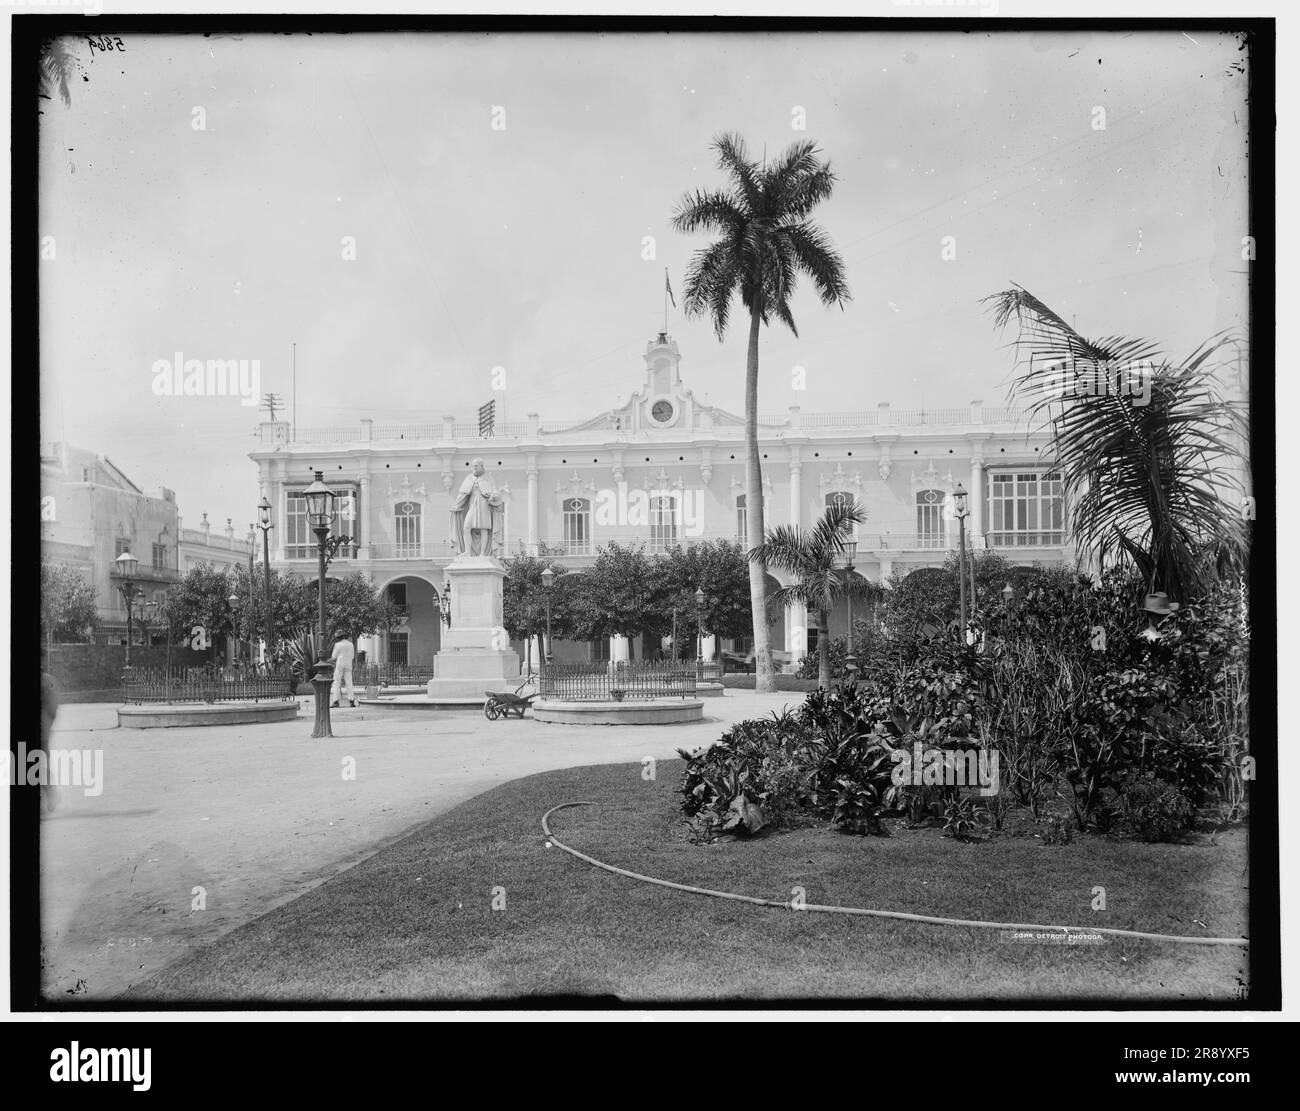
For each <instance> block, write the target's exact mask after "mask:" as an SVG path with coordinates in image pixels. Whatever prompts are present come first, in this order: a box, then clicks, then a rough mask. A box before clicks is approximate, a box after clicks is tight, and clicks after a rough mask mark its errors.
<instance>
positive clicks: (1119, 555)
mask: <svg viewBox="0 0 1300 1111" xmlns="http://www.w3.org/2000/svg"><path fill="white" fill-rule="evenodd" d="M985 300H986V301H992V302H993V312H994V321H995V325H996V326H997V327H999V328H1002V327H1005V326H1006V324H1007V323H1008V321H1010V320H1011V318H1012V317H1015V319H1016V323H1017V325H1018V327H1019V336H1018V338H1017V340H1016V344H1015V345H1016V347H1017V348H1018V349H1020V350H1021V352H1022V355H1023V354H1024V353H1025V352H1026V351H1027V353H1028V369H1025V370H1023V371H1022V372H1021V373H1019V375H1018V376H1017V377H1016V378H1015V380H1014V382H1013V387H1012V389H1013V391H1014V390H1020V391H1022V392H1023V393H1024V394H1025V395H1027V397H1028V399H1029V407H1030V411H1031V413H1032V414H1033V415H1034V416H1035V417H1038V418H1042V419H1043V420H1045V421H1046V422H1047V423H1048V424H1049V425H1050V435H1051V443H1050V446H1049V449H1048V450H1049V452H1050V454H1051V458H1050V459H1048V460H1045V462H1048V463H1049V464H1050V465H1052V466H1055V467H1057V468H1059V469H1060V471H1061V474H1062V480H1063V485H1064V487H1065V495H1066V498H1067V501H1068V502H1069V504H1070V518H1071V521H1070V523H1071V528H1072V531H1073V533H1074V536H1075V538H1076V542H1077V543H1078V544H1079V547H1080V549H1081V550H1086V551H1091V552H1093V553H1095V555H1096V557H1097V559H1098V561H1099V563H1101V564H1102V565H1105V564H1106V563H1107V562H1109V561H1112V560H1114V561H1119V562H1123V561H1128V562H1131V563H1132V564H1133V566H1135V567H1136V568H1137V570H1138V571H1139V573H1140V574H1141V575H1142V577H1143V578H1144V579H1145V580H1146V584H1147V590H1148V591H1157V590H1160V591H1164V592H1166V593H1167V594H1169V595H1170V596H1172V597H1174V598H1181V599H1183V600H1185V601H1186V600H1189V599H1192V598H1195V597H1197V596H1199V595H1200V594H1202V593H1203V592H1204V591H1205V589H1206V588H1207V587H1208V586H1209V585H1210V584H1211V583H1212V582H1213V581H1214V580H1215V579H1216V578H1218V577H1219V576H1221V575H1224V574H1230V573H1235V572H1239V571H1241V570H1242V568H1243V567H1244V566H1245V562H1246V555H1247V539H1246V529H1245V525H1244V523H1243V519H1242V513H1241V512H1240V510H1239V509H1238V508H1236V507H1232V506H1229V505H1228V503H1227V502H1226V501H1225V500H1224V498H1223V496H1222V493H1223V491H1224V489H1225V488H1226V487H1236V488H1238V489H1242V487H1243V484H1242V482H1241V481H1240V480H1239V479H1238V478H1237V477H1236V475H1235V474H1234V471H1236V470H1240V471H1241V472H1243V473H1244V471H1245V459H1244V457H1243V454H1242V451H1241V449H1240V448H1239V447H1238V445H1239V444H1244V443H1245V436H1244V431H1245V419H1244V411H1243V408H1244V407H1243V406H1242V405H1241V404H1240V403H1239V402H1234V401H1227V400H1225V399H1224V398H1223V397H1222V395H1221V394H1220V392H1219V389H1218V387H1217V384H1216V381H1215V378H1216V375H1217V374H1219V373H1220V372H1221V370H1222V367H1223V365H1224V364H1225V363H1226V362H1227V361H1228V354H1227V352H1228V349H1230V348H1234V345H1235V342H1236V341H1235V340H1234V339H1233V338H1232V337H1231V336H1230V335H1229V334H1228V333H1219V334H1217V335H1215V336H1212V337H1211V338H1210V339H1208V340H1206V341H1205V342H1204V343H1203V344H1201V345H1200V347H1198V348H1197V349H1196V350H1195V351H1193V352H1192V353H1191V355H1189V356H1188V357H1187V358H1186V359H1184V360H1182V361H1181V362H1174V361H1171V360H1170V359H1169V358H1168V357H1167V356H1165V355H1164V354H1163V353H1162V352H1161V351H1160V349H1159V348H1158V346H1157V345H1156V344H1154V343H1151V342H1150V341H1147V340H1142V339H1130V338H1127V337H1124V336H1105V337H1102V338H1101V339H1096V340H1089V339H1085V338H1084V337H1083V336H1081V335H1080V334H1079V333H1078V332H1076V331H1075V330H1074V328H1072V327H1071V326H1070V325H1069V324H1067V323H1066V322H1065V321H1064V320H1063V319H1061V317H1060V316H1058V315H1057V314H1056V313H1054V312H1053V311H1052V310H1051V309H1049V308H1048V307H1047V306H1046V305H1044V304H1043V303H1042V302H1041V301H1039V300H1038V299H1037V298H1036V297H1034V296H1033V295H1032V294H1031V293H1029V292H1028V291H1027V290H1024V289H1022V288H1020V287H1019V286H1016V287H1014V288H1012V289H1009V290H1006V291H1004V292H1002V293H995V294H993V295H992V296H990V297H987V298H985ZM1234 353H1235V352H1234ZM1022 365H1024V364H1022ZM1080 373H1082V374H1083V379H1082V382H1083V383H1084V384H1085V388H1086V389H1089V390H1091V391H1092V392H1091V393H1082V391H1080V390H1079V389H1078V388H1077V383H1078V382H1079V381H1080V379H1078V378H1077V377H1075V376H1076V375H1078V374H1080ZM1067 374H1068V377H1067ZM1102 380H1108V382H1109V383H1111V384H1114V383H1116V382H1118V383H1120V384H1121V385H1122V386H1125V387H1127V388H1128V389H1131V390H1133V393H1132V394H1131V395H1124V392H1123V390H1119V389H1115V388H1112V385H1107V386H1106V387H1104V388H1103V387H1102V386H1101V384H1100V383H1101V381H1102ZM1139 382H1141V383H1142V385H1141V389H1135V388H1134V387H1136V386H1137V385H1138V383H1139ZM1148 390H1149V392H1148ZM1080 394H1082V395H1081V396H1080ZM1054 406H1055V408H1054Z"/></svg>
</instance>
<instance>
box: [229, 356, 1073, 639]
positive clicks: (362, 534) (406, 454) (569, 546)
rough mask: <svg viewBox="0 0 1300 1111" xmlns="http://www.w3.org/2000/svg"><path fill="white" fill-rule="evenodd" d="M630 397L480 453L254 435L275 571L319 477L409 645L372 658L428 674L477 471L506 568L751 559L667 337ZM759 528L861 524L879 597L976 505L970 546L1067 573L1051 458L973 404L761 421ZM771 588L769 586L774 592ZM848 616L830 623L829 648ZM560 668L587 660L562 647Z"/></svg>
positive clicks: (492, 443)
mask: <svg viewBox="0 0 1300 1111" xmlns="http://www.w3.org/2000/svg"><path fill="white" fill-rule="evenodd" d="M641 376H642V382H641V386H640V388H639V389H637V390H636V391H635V392H633V394H632V396H631V397H630V398H629V399H628V401H627V403H626V404H625V405H623V406H621V407H620V408H617V409H613V410H609V411H607V412H602V413H599V414H597V415H595V416H593V417H591V418H590V419H589V420H586V421H583V422H579V423H576V424H574V423H556V422H544V421H542V420H541V419H540V417H539V415H538V414H530V415H529V416H528V418H527V420H525V421H517V422H506V423H503V424H500V425H497V426H495V427H493V428H492V429H491V430H490V432H488V434H486V435H485V434H482V430H481V429H480V427H479V424H478V423H477V422H469V421H466V420H463V419H457V418H456V417H453V416H447V417H444V418H443V419H442V421H441V422H440V423H434V424H423V425H421V424H410V425H403V424H377V423H376V422H374V421H373V420H370V419H368V418H362V419H361V420H360V421H359V422H358V423H357V424H356V425H354V426H352V427H343V428H326V429H299V430H297V431H296V432H295V431H294V430H293V429H292V428H291V427H290V425H289V424H288V423H287V422H283V421H279V422H274V423H269V422H268V423H264V424H262V425H261V426H260V428H259V439H260V442H259V446H258V447H257V449H256V450H254V451H253V452H252V453H251V454H250V458H251V459H252V460H253V461H254V462H255V463H256V465H257V467H258V472H259V473H258V481H259V485H260V488H261V489H260V492H261V494H262V495H264V496H266V497H268V498H269V499H270V501H271V504H272V506H273V523H274V526H275V527H274V531H273V532H272V533H271V537H272V545H273V547H272V552H271V562H272V564H273V565H274V566H277V567H279V568H281V569H283V570H287V571H292V572H296V573H299V574H302V575H307V576H312V575H314V574H315V570H316V562H315V561H316V554H315V540H314V538H313V536H312V535H311V532H310V530H309V529H308V527H307V521H306V506H305V503H304V501H303V498H302V490H303V489H304V488H305V487H306V486H307V485H308V484H309V483H310V482H311V481H312V476H313V472H314V471H317V470H319V471H322V472H323V474H324V477H325V481H326V483H327V484H328V485H329V486H330V487H331V488H332V489H333V490H335V491H336V492H337V493H338V494H339V495H340V498H339V502H338V506H339V510H340V513H339V522H338V525H337V531H339V532H341V533H343V534H346V535H347V536H349V537H351V538H352V539H351V543H350V544H349V545H348V546H346V547H345V548H343V549H341V550H340V552H339V555H338V558H337V559H336V561H335V563H334V564H333V565H332V569H334V570H339V571H343V570H359V571H362V572H364V573H365V574H366V575H368V576H369V577H370V579H371V581H372V582H373V583H374V584H375V585H376V586H377V587H382V588H386V589H387V590H388V591H389V592H390V594H392V595H394V598H395V601H397V603H398V604H399V605H400V606H402V607H404V611H405V612H404V615H403V626H402V627H401V628H398V629H395V630H393V631H392V632H391V633H390V634H388V635H387V636H386V637H381V638H379V643H376V644H375V645H374V649H375V651H376V654H377V656H378V658H380V659H385V658H388V659H393V660H405V661H407V662H411V663H427V662H430V661H431V660H432V657H433V655H434V654H435V653H436V652H437V650H438V648H439V645H440V630H441V625H440V621H439V616H438V603H439V597H440V593H441V591H442V589H443V568H444V567H445V566H446V565H447V563H449V562H450V560H451V558H452V549H451V545H450V537H449V533H450V529H449V512H450V506H451V502H452V499H453V496H454V493H455V490H456V488H457V487H458V486H459V484H460V482H461V481H462V479H463V477H464V475H465V474H467V473H469V469H470V467H471V465H472V463H473V461H474V460H475V459H476V458H481V459H482V460H483V461H484V463H485V464H486V467H487V469H488V471H489V472H491V474H492V475H493V478H494V479H495V481H496V484H497V487H498V489H499V490H500V491H501V492H502V493H503V495H504V496H505V499H506V512H505V542H504V545H503V551H502V553H501V554H503V555H516V554H523V553H530V554H536V555H540V556H542V557H553V558H555V559H557V560H558V559H563V562H564V564H565V566H566V567H567V568H568V569H570V570H579V569H581V568H582V567H584V566H587V565H589V564H590V563H591V561H592V560H593V558H594V556H595V553H596V551H597V549H598V548H599V547H600V546H602V545H604V544H608V543H619V544H635V543H640V544H644V545H645V547H646V548H647V550H649V551H651V552H656V551H665V550H667V549H669V548H671V547H673V546H674V545H678V544H683V545H685V544H692V543H698V542H699V541H701V540H712V539H719V538H722V539H727V540H731V541H738V542H740V543H741V544H745V517H746V512H747V506H746V489H745V456H744V443H745V436H744V420H743V418H742V417H741V416H739V415H737V414H734V413H730V412H727V411H725V410H723V409H719V408H717V407H716V406H711V405H705V404H703V403H701V402H700V400H699V399H697V398H696V397H695V395H694V394H693V393H692V391H691V390H690V389H689V388H688V387H687V386H686V384H685V382H684V381H683V379H682V375H681V356H680V352H679V351H678V348H677V344H676V343H675V341H674V340H673V339H672V338H671V336H669V335H667V334H665V333H660V334H659V335H657V336H656V337H655V338H653V339H652V340H651V341H650V342H649V343H648V344H647V346H646V350H645V354H644V368H643V369H642V373H641ZM759 439H760V444H759V451H760V453H761V455H762V470H763V498H764V521H765V524H766V525H768V526H769V527H770V526H772V525H777V524H798V525H801V526H804V527H807V526H809V525H811V524H812V523H813V522H814V521H815V520H816V519H817V518H818V517H819V516H820V515H821V513H822V512H823V510H824V508H825V507H826V506H827V505H828V504H830V503H832V502H834V501H836V500H842V499H851V500H854V501H856V502H858V503H860V504H861V505H863V506H864V507H865V509H866V519H865V521H864V522H863V523H862V524H861V525H860V526H858V532H857V559H856V569H857V572H858V573H859V574H862V575H863V576H865V577H866V578H868V579H874V580H885V579H888V578H889V577H890V576H891V575H894V574H896V573H900V574H906V573H909V572H910V571H913V570H916V569H918V568H922V567H937V566H941V565H942V564H943V561H944V559H945V557H946V556H947V554H948V552H949V551H951V550H953V549H955V548H956V547H957V543H958V536H957V527H958V525H957V522H956V521H955V520H954V519H953V518H952V516H951V512H950V506H951V501H950V496H951V494H952V492H953V490H954V488H955V487H956V486H957V485H958V484H959V483H960V484H962V485H963V486H964V487H965V489H966V490H967V491H968V492H970V494H971V495H972V496H971V498H970V515H969V517H968V518H967V520H966V526H965V527H966V528H967V529H968V530H969V531H968V542H973V543H974V546H975V547H976V548H986V547H989V548H996V549H999V550H1001V551H1002V552H1004V553H1005V554H1006V555H1008V556H1009V557H1010V558H1012V560H1013V561H1014V562H1015V563H1017V564H1026V565H1028V564H1035V563H1042V564H1059V563H1063V562H1068V561H1070V560H1071V559H1072V558H1073V552H1072V549H1071V546H1070V543H1069V538H1068V536H1067V533H1066V528H1067V524H1066V522H1067V515H1066V509H1065V504H1064V498H1063V495H1062V490H1061V478H1060V475H1059V473H1058V472H1056V471H1054V470H1051V469H1050V468H1048V467H1045V466H1040V465H1039V456H1040V454H1045V452H1046V450H1047V442H1046V439H1045V438H1043V437H1042V436H1032V435H1029V434H1028V430H1027V426H1026V417H1025V415H1024V414H1023V413H1020V412H1017V411H1014V410H1008V409H1005V408H993V407H987V406H984V405H983V404H982V403H981V402H978V401H976V402H972V403H970V404H969V405H968V406H965V407H962V408H952V409H938V410H908V411H900V410H894V409H891V408H890V406H889V405H888V404H887V403H883V402H882V403H880V404H879V405H877V407H876V408H875V409H874V410H868V411H849V410H845V411H841V412H835V413H803V412H801V411H800V409H799V408H798V407H792V408H790V409H789V410H788V411H787V412H786V413H784V414H780V415H778V416H771V417H760V422H759ZM776 581H777V579H775V578H774V579H773V582H774V583H775V582H776ZM845 625H846V614H845V613H844V612H839V613H836V614H834V615H833V616H832V622H831V632H832V633H833V634H839V633H840V632H842V631H843V629H844V627H845ZM808 627H809V621H808V615H807V614H806V613H803V612H801V611H793V610H789V611H787V612H786V613H785V615H784V616H783V618H782V619H781V620H780V621H778V622H777V623H776V624H775V626H774V627H773V628H772V631H771V637H772V644H773V647H774V648H781V649H784V650H785V651H786V652H789V653H790V654H791V656H792V658H795V659H797V658H799V657H800V656H802V655H803V654H804V653H805V652H806V651H807V648H808V642H809V633H808ZM556 649H557V650H556V655H557V658H561V659H563V658H574V655H575V653H579V654H587V653H589V652H596V653H599V651H600V648H599V646H567V649H566V650H563V651H562V650H561V646H560V645H559V644H558V643H557V646H556Z"/></svg>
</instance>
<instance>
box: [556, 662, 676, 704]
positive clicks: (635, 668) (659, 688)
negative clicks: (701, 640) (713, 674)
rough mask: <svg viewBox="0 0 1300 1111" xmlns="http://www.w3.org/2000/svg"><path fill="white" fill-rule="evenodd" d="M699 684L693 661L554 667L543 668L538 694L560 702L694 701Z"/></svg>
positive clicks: (570, 664)
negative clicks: (674, 699)
mask: <svg viewBox="0 0 1300 1111" xmlns="http://www.w3.org/2000/svg"><path fill="white" fill-rule="evenodd" d="M696 682H697V679H696V671H695V661H693V660H650V661H645V660H632V661H626V660H623V661H619V662H617V663H608V664H591V663H568V664H556V663H551V664H543V665H542V667H541V672H540V674H539V676H538V693H539V695H540V696H541V697H542V698H543V699H554V700H556V701H560V702H622V701H623V700H625V699H649V698H693V697H694V696H695V686H696Z"/></svg>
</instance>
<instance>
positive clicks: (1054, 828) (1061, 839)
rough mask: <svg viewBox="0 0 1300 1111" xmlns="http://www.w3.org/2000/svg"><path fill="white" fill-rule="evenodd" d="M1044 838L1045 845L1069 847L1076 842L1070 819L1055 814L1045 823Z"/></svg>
mask: <svg viewBox="0 0 1300 1111" xmlns="http://www.w3.org/2000/svg"><path fill="white" fill-rule="evenodd" d="M1042 837H1043V844H1044V845H1068V844H1069V843H1070V842H1071V841H1073V840H1074V829H1073V827H1072V826H1071V825H1070V822H1069V819H1067V818H1063V817H1061V816H1060V815H1059V814H1053V815H1051V816H1050V817H1049V818H1048V819H1047V821H1046V822H1044V823H1043V832H1042Z"/></svg>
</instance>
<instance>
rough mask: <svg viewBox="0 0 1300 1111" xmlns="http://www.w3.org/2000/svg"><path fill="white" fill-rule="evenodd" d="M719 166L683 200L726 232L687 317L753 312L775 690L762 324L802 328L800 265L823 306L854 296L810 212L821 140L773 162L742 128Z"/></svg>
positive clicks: (687, 215) (760, 566) (825, 189)
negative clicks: (706, 186) (750, 146)
mask: <svg viewBox="0 0 1300 1111" xmlns="http://www.w3.org/2000/svg"><path fill="white" fill-rule="evenodd" d="M713 149H714V150H715V151H717V154H718V165H719V167H720V168H721V169H723V170H724V171H726V173H727V175H728V177H729V178H730V181H729V183H728V185H727V186H726V187H725V188H724V189H721V190H696V191H695V193H694V194H690V193H688V194H686V195H685V196H684V197H683V198H682V199H681V201H679V202H678V205H677V211H676V213H675V214H674V215H673V227H674V228H676V229H677V230H678V231H680V232H684V233H686V234H692V233H695V232H701V231H703V232H718V233H720V235H721V238H719V239H718V240H716V241H715V242H714V243H713V244H711V245H710V246H708V247H706V248H704V249H702V250H700V251H697V252H696V253H695V255H694V256H693V257H692V259H691V263H690V266H689V267H688V269H687V271H686V286H685V298H684V300H683V308H684V311H685V313H686V315H687V316H706V315H707V316H711V317H712V318H713V327H714V331H715V332H716V333H717V336H718V339H719V340H722V339H723V338H724V337H725V335H726V331H727V322H728V319H729V317H730V313H731V302H732V299H733V297H734V296H735V295H736V294H737V293H739V294H740V301H741V304H742V305H744V307H745V309H746V310H747V311H748V313H749V348H748V355H747V358H746V362H745V479H746V481H745V488H746V490H747V495H746V499H745V502H746V505H747V506H748V509H747V513H746V518H747V522H748V525H747V536H746V540H747V542H748V544H749V547H750V551H751V562H750V568H749V601H750V610H751V612H752V615H753V621H754V658H755V672H756V683H755V685H756V687H757V689H758V690H760V691H772V690H775V689H776V676H775V672H774V671H773V668H772V651H771V647H770V646H769V644H768V640H767V604H766V603H767V599H766V592H767V569H766V567H765V566H764V563H763V560H762V558H761V557H757V558H756V557H755V556H754V554H753V553H754V552H756V550H757V549H759V548H761V547H762V545H763V481H762V468H761V464H760V461H759V453H758V329H759V325H760V324H769V323H771V321H772V318H773V317H775V318H776V319H777V320H779V321H780V322H781V323H782V324H784V325H785V326H786V327H787V328H789V329H790V331H791V332H793V333H794V334H795V335H796V336H797V335H798V334H799V330H798V329H797V328H796V327H795V323H794V317H793V316H792V315H791V312H790V296H791V294H792V293H793V292H794V289H795V284H796V282H797V281H798V278H799V275H800V273H804V274H806V275H808V277H809V278H811V279H812V283H813V286H814V288H815V289H816V291H817V296H818V297H819V298H820V300H821V302H822V304H824V305H828V306H829V305H840V306H841V307H843V304H844V302H845V301H847V300H848V299H849V290H848V285H847V283H846V281H845V277H844V261H843V259H841V257H840V255H839V253H838V252H837V251H836V250H835V249H834V247H833V246H832V245H831V241H830V239H829V238H828V237H827V235H826V233H825V232H823V231H822V230H821V229H820V228H819V227H817V226H816V225H815V224H811V223H809V222H808V215H809V214H810V213H811V212H812V210H813V209H814V208H816V206H817V205H818V204H820V203H821V202H822V201H824V200H825V199H826V198H827V197H829V196H830V195H831V190H832V189H833V188H834V185H835V180H836V179H835V175H834V174H833V173H831V168H830V164H829V163H828V162H823V161H822V160H821V159H820V158H819V157H818V150H817V147H816V144H814V143H812V142H808V141H805V142H800V143H793V144H791V146H790V147H789V148H788V149H787V150H786V151H785V153H784V154H782V155H781V157H780V158H778V159H776V160H775V161H774V162H772V163H771V164H770V165H769V164H767V162H766V160H765V161H764V162H763V164H762V165H760V164H759V163H757V162H754V161H752V160H751V159H750V158H749V156H748V153H747V151H746V148H745V143H744V140H743V139H741V138H740V137H739V136H738V135H729V134H728V135H719V136H718V137H717V138H716V139H714V141H713Z"/></svg>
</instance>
